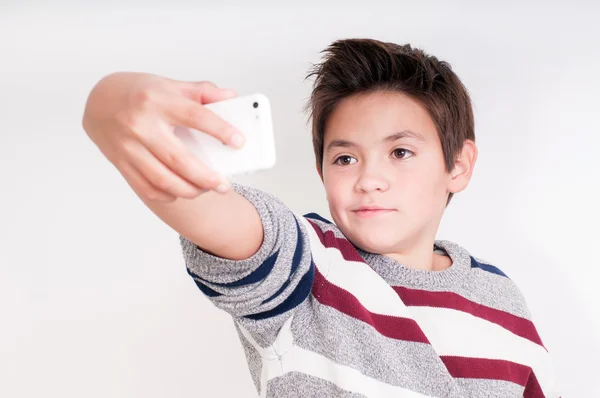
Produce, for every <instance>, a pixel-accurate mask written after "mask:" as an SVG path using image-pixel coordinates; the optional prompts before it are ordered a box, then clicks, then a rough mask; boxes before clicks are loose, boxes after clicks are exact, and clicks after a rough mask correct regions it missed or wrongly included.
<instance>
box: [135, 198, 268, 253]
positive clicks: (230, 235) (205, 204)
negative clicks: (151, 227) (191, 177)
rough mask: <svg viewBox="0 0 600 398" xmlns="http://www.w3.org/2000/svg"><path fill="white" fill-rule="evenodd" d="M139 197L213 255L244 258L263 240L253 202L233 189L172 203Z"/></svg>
mask: <svg viewBox="0 0 600 398" xmlns="http://www.w3.org/2000/svg"><path fill="white" fill-rule="evenodd" d="M141 199H142V200H143V201H144V203H145V204H146V206H148V207H149V208H150V210H152V211H153V212H154V213H155V214H156V215H157V216H158V217H159V218H160V219H162V220H163V221H164V222H165V223H166V224H168V225H169V226H170V227H171V228H173V229H174V230H175V231H177V232H178V233H179V234H180V235H181V236H182V237H184V238H185V239H187V240H189V241H191V242H193V243H194V244H196V245H197V246H199V248H201V249H202V250H204V251H206V252H207V253H210V254H212V255H214V256H216V257H222V258H228V259H231V260H242V259H247V258H249V257H251V256H252V255H253V254H255V253H256V252H257V251H258V249H259V248H260V246H261V244H262V242H263V225H262V223H261V219H260V217H259V214H258V212H257V211H256V208H255V206H253V205H252V203H250V202H249V201H248V200H247V199H246V198H245V197H243V196H242V195H240V194H239V193H237V192H236V191H234V190H230V191H229V192H227V193H226V194H219V193H215V192H206V193H204V194H202V195H200V196H198V197H196V198H194V199H185V198H179V199H177V200H175V201H174V202H172V203H164V202H156V201H149V200H144V198H143V197H141Z"/></svg>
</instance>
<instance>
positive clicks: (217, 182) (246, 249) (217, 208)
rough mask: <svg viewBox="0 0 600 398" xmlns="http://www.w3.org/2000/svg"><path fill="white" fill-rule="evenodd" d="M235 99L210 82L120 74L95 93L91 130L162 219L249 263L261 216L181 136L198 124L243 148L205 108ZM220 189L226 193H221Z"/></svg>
mask: <svg viewBox="0 0 600 398" xmlns="http://www.w3.org/2000/svg"><path fill="white" fill-rule="evenodd" d="M232 96H235V93H233V92H232V91H231V90H223V89H219V88H217V87H216V86H215V85H214V84H212V83H208V82H202V83H190V82H181V81H175V80H170V79H167V78H164V77H160V76H155V75H149V74H142V73H115V74H112V75H109V76H107V77H105V78H103V79H102V80H100V82H98V83H97V84H96V86H95V87H94V88H93V90H92V91H91V93H90V95H89V97H88V100H87V103H86V108H85V113H84V117H83V127H84V130H85V131H86V132H87V134H88V136H89V137H90V138H91V139H92V141H93V142H94V143H96V145H97V146H98V148H99V149H100V150H101V151H102V153H103V154H104V155H105V156H106V158H107V159H108V160H109V161H111V162H112V163H113V164H114V165H115V167H116V168H117V169H118V170H119V171H120V172H121V174H122V175H123V176H124V177H125V179H126V181H127V183H128V184H129V185H130V186H131V187H132V189H133V190H134V191H135V193H136V194H137V195H138V196H139V197H140V198H141V199H142V201H143V202H144V203H145V204H146V205H147V206H148V207H149V208H150V209H151V210H152V211H153V212H154V213H155V214H156V215H157V216H158V217H160V218H161V219H162V220H163V221H165V222H166V223H167V224H168V225H169V226H171V227H172V228H173V229H174V230H175V231H177V232H179V233H180V234H181V235H183V236H185V237H186V238H188V239H190V240H191V241H193V242H195V243H196V244H197V245H199V246H200V247H202V248H203V249H205V250H207V251H209V252H211V253H214V254H215V255H218V256H221V257H225V258H231V259H243V258H247V257H250V256H251V255H252V254H254V253H255V252H256V250H258V247H259V246H260V244H261V242H262V237H263V231H262V225H261V223H260V219H259V216H258V213H257V212H256V210H255V208H254V206H252V205H251V204H250V203H249V202H248V201H247V200H246V199H244V198H243V197H242V196H241V195H239V194H237V193H236V192H232V191H231V190H230V189H228V188H229V183H228V181H227V180H226V179H225V178H223V177H222V176H219V175H217V174H216V173H214V172H213V171H212V170H210V169H208V167H206V165H204V164H203V163H202V162H201V160H200V159H197V158H196V157H195V156H194V155H193V154H192V153H191V152H190V151H188V150H187V148H185V146H184V145H183V144H182V143H181V141H179V140H178V138H177V137H176V136H175V134H174V132H173V129H174V127H175V126H183V127H191V128H195V129H198V130H201V131H205V132H207V133H209V134H212V135H213V136H215V137H216V138H218V139H220V140H221V141H222V142H223V143H225V144H230V145H232V146H235V145H233V144H234V143H235V142H236V140H235V139H234V137H235V136H236V135H237V134H239V132H237V131H235V129H234V128H233V127H232V126H231V125H229V124H227V123H226V122H225V121H223V120H222V119H221V118H219V117H218V116H217V115H216V114H214V113H213V112H211V111H210V110H209V109H207V108H206V107H204V106H203V105H204V104H206V103H210V102H214V101H218V100H223V99H227V98H231V97H232ZM242 142H243V137H242ZM238 146H239V145H238ZM219 188H225V189H224V190H223V191H225V192H226V193H224V194H217V193H215V190H218V191H220V192H221V190H220V189H219ZM242 238H243V239H242ZM231 242H236V244H235V245H233V244H231Z"/></svg>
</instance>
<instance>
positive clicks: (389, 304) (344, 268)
mask: <svg viewBox="0 0 600 398" xmlns="http://www.w3.org/2000/svg"><path fill="white" fill-rule="evenodd" d="M303 220H304V219H303ZM304 222H305V226H306V229H307V230H308V234H309V236H310V245H311V246H310V247H311V252H312V255H313V259H314V262H315V265H316V266H317V267H318V268H319V271H320V272H321V273H322V274H323V276H324V277H325V279H327V281H329V282H330V283H333V284H334V285H336V286H338V287H340V288H342V289H344V290H346V291H348V292H350V293H351V294H352V295H353V296H354V297H356V298H357V299H358V301H360V303H361V304H362V305H363V307H365V308H366V309H367V310H369V311H370V312H372V313H375V314H384V315H391V316H396V317H402V318H411V319H412V316H411V314H410V312H409V310H408V308H407V307H406V305H405V304H404V302H403V301H402V300H401V299H400V297H399V296H398V294H397V293H396V291H395V290H394V289H393V288H392V287H391V286H390V285H389V284H388V283H387V282H386V281H385V280H384V279H383V278H382V277H381V276H380V275H379V274H377V273H376V272H375V271H374V270H373V269H372V268H371V267H370V266H369V265H368V264H366V263H363V262H358V261H348V260H346V259H344V257H343V256H342V253H341V252H340V250H339V249H337V248H335V247H330V248H327V247H325V246H323V244H322V243H321V240H320V239H319V237H318V236H317V233H316V232H315V230H314V229H313V227H312V225H310V224H309V222H308V221H306V220H304Z"/></svg>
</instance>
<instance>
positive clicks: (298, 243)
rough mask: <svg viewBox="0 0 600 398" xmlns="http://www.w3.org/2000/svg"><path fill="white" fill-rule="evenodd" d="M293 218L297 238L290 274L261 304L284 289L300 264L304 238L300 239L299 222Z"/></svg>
mask: <svg viewBox="0 0 600 398" xmlns="http://www.w3.org/2000/svg"><path fill="white" fill-rule="evenodd" d="M294 220H295V221H296V236H297V238H296V250H295V251H294V257H293V258H292V267H291V270H290V275H289V276H288V278H287V280H286V281H285V282H284V283H283V285H281V287H280V288H279V289H278V290H277V291H276V292H275V294H273V295H272V296H271V297H269V298H268V299H266V300H264V301H263V302H262V303H261V304H265V303H268V302H269V301H271V300H273V299H274V298H275V297H277V296H279V295H280V294H281V292H283V291H284V290H285V288H286V287H288V286H289V284H290V280H291V279H292V275H294V273H295V272H296V270H297V269H298V266H299V265H300V260H301V259H302V251H303V249H304V240H303V239H302V234H301V232H300V224H298V220H296V219H295V218H294Z"/></svg>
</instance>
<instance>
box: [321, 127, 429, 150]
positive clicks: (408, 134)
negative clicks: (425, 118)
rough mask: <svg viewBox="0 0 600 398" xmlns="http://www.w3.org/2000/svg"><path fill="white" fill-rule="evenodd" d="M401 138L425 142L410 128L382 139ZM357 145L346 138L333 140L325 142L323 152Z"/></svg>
mask: <svg viewBox="0 0 600 398" xmlns="http://www.w3.org/2000/svg"><path fill="white" fill-rule="evenodd" d="M402 138H414V139H416V140H417V141H420V142H425V138H423V136H422V135H421V134H419V133H415V132H414V131H411V130H402V131H400V132H398V133H394V134H392V135H388V136H387V137H385V138H384V139H383V140H382V141H384V142H394V141H398V140H399V139H402ZM355 146H357V145H356V144H355V143H354V142H352V141H348V140H333V141H331V142H330V143H329V144H327V148H325V152H329V151H331V150H332V149H334V148H350V147H355Z"/></svg>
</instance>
